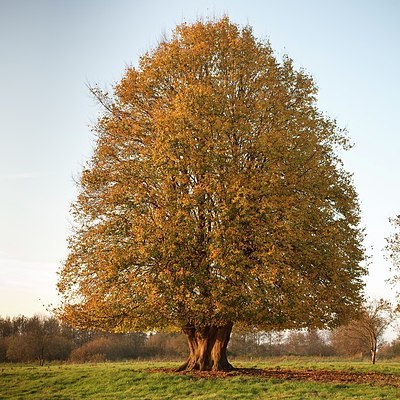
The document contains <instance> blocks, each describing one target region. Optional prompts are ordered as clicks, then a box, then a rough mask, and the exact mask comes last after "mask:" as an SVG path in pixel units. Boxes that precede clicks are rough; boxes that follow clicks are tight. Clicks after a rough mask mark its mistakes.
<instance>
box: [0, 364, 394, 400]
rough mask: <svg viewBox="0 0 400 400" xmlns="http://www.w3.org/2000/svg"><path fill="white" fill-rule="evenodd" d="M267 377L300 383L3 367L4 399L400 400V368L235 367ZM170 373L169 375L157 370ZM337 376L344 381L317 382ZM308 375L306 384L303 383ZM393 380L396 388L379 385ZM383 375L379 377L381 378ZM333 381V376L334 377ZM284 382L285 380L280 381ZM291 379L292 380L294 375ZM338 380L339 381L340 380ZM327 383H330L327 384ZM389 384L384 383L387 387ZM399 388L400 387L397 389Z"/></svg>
mask: <svg viewBox="0 0 400 400" xmlns="http://www.w3.org/2000/svg"><path fill="white" fill-rule="evenodd" d="M234 364H235V366H236V367H240V368H252V369H255V368H257V370H254V371H260V372H262V373H264V372H267V373H269V372H271V373H272V372H273V373H275V372H277V373H280V372H281V371H289V370H290V371H298V372H300V374H299V376H300V378H294V379H293V378H290V379H284V378H279V377H278V378H276V377H274V375H272V376H271V377H266V376H261V375H257V374H256V375H251V374H250V375H246V374H241V373H236V374H220V375H205V376H202V377H199V376H196V375H195V374H177V373H174V372H173V371H172V370H170V369H171V368H174V367H176V366H177V365H178V364H177V363H171V362H126V363H99V364H60V365H47V366H46V365H45V366H44V367H39V366H35V365H12V364H1V365H0V399H29V400H30V399H32V400H39V399H40V400H42V399H141V400H146V399H149V400H150V399H171V400H172V399H400V363H399V362H397V363H396V362H381V363H379V364H377V365H375V366H372V365H371V364H369V363H367V362H351V361H337V360H336V361H335V360H330V359H323V358H321V359H315V358H313V359H311V358H310V359H308V358H273V359H270V360H268V361H243V362H239V361H236V362H234ZM163 368H167V371H161V372H160V371H159V372H157V371H156V372H155V370H159V369H163ZM327 371H332V373H333V372H334V371H336V372H335V374H337V376H338V379H337V380H336V378H335V380H332V381H329V378H328V379H326V378H323V379H322V381H321V380H320V381H314V379H313V377H314V375H315V376H319V375H321V374H322V375H323V376H325V375H324V374H325V373H326V372H327ZM338 371H343V373H344V375H346V373H348V374H353V375H354V376H360V377H362V378H363V377H364V376H366V377H368V383H349V382H347V381H346V380H344V381H341V380H340V379H341V376H342V375H341V374H342V372H339V373H338ZM302 373H304V374H305V375H304V376H306V378H304V379H303V378H302V376H303V374H302ZM372 373H375V375H376V376H382V377H383V378H386V377H390V379H391V384H386V383H385V381H379V379H378V380H376V381H375V375H374V374H372ZM376 373H377V374H376ZM328 375H329V374H328ZM278 376H280V375H278ZM290 376H291V375H290ZM335 376H336V375H335ZM324 380H325V381H324ZM382 382H383V383H382ZM396 386H397V387H396Z"/></svg>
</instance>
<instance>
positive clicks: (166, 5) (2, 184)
mask: <svg viewBox="0 0 400 400" xmlns="http://www.w3.org/2000/svg"><path fill="white" fill-rule="evenodd" d="M223 15H228V16H229V17H230V18H231V20H232V21H233V22H235V23H238V24H241V25H246V24H249V25H251V26H252V27H253V29H254V34H255V36H257V37H259V38H264V39H268V40H270V42H271V45H272V47H273V49H274V50H275V54H276V56H277V57H278V58H281V57H282V56H283V55H284V54H288V55H289V56H290V57H291V58H293V60H294V63H295V66H296V68H303V69H304V70H306V71H307V72H308V73H310V74H311V75H312V76H313V77H314V79H315V81H316V83H317V86H318V87H319V95H318V105H319V108H320V109H321V110H322V111H324V112H325V113H326V114H327V115H329V116H330V117H332V118H334V119H336V120H337V121H338V124H339V126H341V127H344V128H346V129H347V130H348V132H349V136H350V138H351V140H352V142H353V143H354V147H353V149H352V150H351V151H349V152H347V153H346V154H344V155H343V160H344V163H345V168H346V169H347V170H348V171H350V172H352V173H353V174H354V177H353V179H354V184H355V187H356V189H357V191H358V193H359V199H360V204H361V212H362V226H363V227H365V231H366V234H367V238H366V241H365V246H366V248H367V250H368V254H369V255H370V266H369V271H370V274H369V276H368V277H367V278H366V295H367V296H369V297H371V298H381V297H384V298H388V299H394V295H395V291H396V290H395V288H392V287H391V286H390V285H388V284H387V283H386V282H385V280H386V279H387V278H388V276H389V268H390V264H389V263H388V262H387V261H386V260H385V258H384V251H383V247H384V246H385V237H388V236H389V235H390V234H391V233H392V232H393V229H392V227H391V225H390V223H389V221H388V219H389V217H394V216H396V215H397V214H400V174H399V171H400V156H399V154H400V122H399V118H398V116H399V112H400V97H399V93H400V74H399V71H400V24H399V23H398V21H399V19H400V1H397V0H375V1H369V0H325V1H321V0H298V1H295V0H280V1H276V0H263V1H261V0H260V1H256V0H236V1H235V0H230V1H228V0H226V1H223V0H221V1H218V0H213V1H211V0H202V1H190V0H186V1H178V0H169V1H154V0H147V1H143V0H140V1H135V0H131V1H127V0H113V1H111V0H109V1H106V0H80V1H77V0H63V1H62V0H52V1H50V0H48V1H45V0H35V1H32V0H26V1H22V0H0V316H6V315H8V316H16V315H19V314H23V315H33V314H35V313H45V312H46V306H48V305H50V304H56V303H57V291H56V281H57V271H58V270H59V268H60V266H61V265H62V262H63V260H64V259H65V258H66V255H67V238H68V236H69V235H70V234H71V224H72V217H71V215H70V212H69V210H70V205H71V202H72V201H73V200H74V198H75V196H76V184H75V180H76V178H77V177H78V176H79V172H80V171H81V169H82V168H83V166H84V165H85V163H86V161H87V160H88V159H89V158H90V156H91V153H92V150H93V146H94V140H93V139H94V136H93V133H92V131H91V126H93V123H94V122H95V121H96V118H97V116H98V115H99V112H100V109H99V107H98V106H97V104H96V102H95V101H94V100H93V98H92V97H91V96H90V94H89V90H88V88H87V86H88V85H93V84H98V85H99V86H100V87H102V88H105V89H109V90H110V89H111V88H112V86H113V84H115V83H116V82H118V81H119V80H120V79H121V77H122V75H123V73H124V71H125V69H126V67H127V66H129V65H136V63H137V60H138V58H139V57H140V56H141V55H142V54H143V53H144V52H146V51H147V50H149V49H151V48H153V47H154V46H156V45H157V42H158V40H159V38H160V37H161V36H162V35H163V34H165V33H166V34H167V35H168V33H170V32H171V30H172V29H173V28H174V27H175V26H176V25H177V24H179V23H181V22H183V21H187V22H192V21H195V20H196V19H197V18H201V17H220V16H223ZM397 290H398V291H400V287H398V288H397Z"/></svg>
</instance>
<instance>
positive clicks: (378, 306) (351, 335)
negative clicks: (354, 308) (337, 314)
mask: <svg viewBox="0 0 400 400" xmlns="http://www.w3.org/2000/svg"><path fill="white" fill-rule="evenodd" d="M393 318H394V314H393V310H392V306H391V304H390V303H389V302H388V301H385V300H383V299H381V300H379V301H374V302H371V303H369V304H367V305H365V306H364V308H363V309H362V311H361V313H360V315H359V317H358V318H357V319H354V320H353V321H351V322H350V323H349V324H347V325H345V326H342V327H340V328H338V329H337V330H336V331H334V332H333V334H332V345H333V347H334V348H335V349H336V350H337V351H338V352H339V353H342V354H348V355H350V354H355V353H358V352H362V353H364V352H365V351H367V352H369V353H370V354H371V361H372V363H373V364H375V361H376V353H377V350H378V349H379V347H380V346H381V345H382V344H383V343H384V334H385V331H386V329H387V328H388V326H389V325H390V324H391V323H392V322H393Z"/></svg>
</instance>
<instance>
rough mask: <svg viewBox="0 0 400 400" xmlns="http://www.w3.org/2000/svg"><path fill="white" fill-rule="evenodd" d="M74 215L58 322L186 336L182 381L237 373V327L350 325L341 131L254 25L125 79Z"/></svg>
mask: <svg viewBox="0 0 400 400" xmlns="http://www.w3.org/2000/svg"><path fill="white" fill-rule="evenodd" d="M92 91H93V93H94V94H95V95H96V97H97V98H98V100H99V101H100V103H101V104H102V105H103V106H104V111H103V113H102V115H101V117H100V118H99V121H98V124H97V126H96V129H95V131H96V133H97V143H96V146H95V150H94V154H93V157H92V159H91V161H90V162H89V163H88V165H87V167H86V168H85V169H84V171H83V173H82V176H81V178H80V185H79V187H80V193H79V196H78V199H77V201H76V203H75V204H74V206H73V214H74V217H75V220H76V226H75V231H74V234H73V236H72V237H71V239H70V248H69V251H70V252H69V256H68V258H67V260H66V262H65V264H64V266H63V268H62V270H61V271H60V279H59V283H58V288H59V291H60V292H61V294H62V295H63V303H62V306H61V308H60V313H61V315H62V316H63V317H64V318H65V319H66V320H68V321H70V322H72V323H73V324H75V325H76V326H78V327H81V328H82V327H83V328H85V327H91V328H93V327H95V328H99V329H104V330H113V331H134V330H154V329H157V330H159V329H163V328H166V327H171V326H173V327H177V328H179V329H181V330H182V331H183V332H184V333H185V334H186V335H187V338H188V343H189V349H190V355H189V358H188V360H187V362H186V363H185V364H184V365H183V366H182V368H185V369H200V370H203V369H210V368H212V369H229V368H231V365H230V364H229V362H228V360H227V357H226V347H227V344H228V341H229V337H230V333H231V329H232V326H233V324H236V323H240V324H242V325H243V324H244V325H248V326H251V327H260V328H263V329H265V330H268V329H283V328H302V327H314V328H315V327H318V328H323V327H327V326H332V325H335V324H338V323H340V322H341V321H343V320H344V319H345V318H346V317H348V316H349V315H351V311H352V310H353V309H356V308H358V306H359V305H360V301H361V299H360V297H361V296H360V290H361V288H362V280H361V277H362V275H363V274H364V272H365V271H364V269H363V268H362V267H361V266H360V262H361V261H362V260H363V249H362V245H361V242H362V232H361V231H360V229H359V227H358V223H359V208H358V204H357V198H356V197H357V196H356V192H355V190H354V187H353V185H352V180H351V176H350V175H349V174H348V173H346V172H345V171H344V170H343V167H342V164H341V161H340V159H339V157H338V155H337V154H338V150H340V149H343V148H347V147H348V142H347V139H346V135H345V133H344V132H343V131H342V130H340V129H339V128H338V127H337V126H336V123H335V122H334V121H332V120H331V119H329V118H328V117H326V116H325V115H324V114H322V113H321V112H320V111H319V110H318V109H317V106H316V93H317V89H316V86H315V84H314V83H313V80H312V79H311V77H310V76H308V75H307V74H306V73H304V72H303V71H296V70H295V69H294V67H293V63H292V61H291V60H290V59H289V58H287V57H285V58H284V59H283V61H282V62H279V61H278V60H277V59H276V58H275V57H274V55H273V51H272V50H271V47H270V45H269V43H267V42H265V41H259V40H257V39H255V37H254V36H253V34H252V30H251V28H250V27H248V26H246V27H244V28H241V27H239V26H237V25H235V24H233V23H231V22H230V21H229V19H228V18H222V19H220V20H215V21H206V22H202V21H198V22H195V23H193V24H182V25H180V26H178V27H177V28H176V29H175V30H174V32H173V34H172V37H171V38H170V39H168V40H164V41H162V42H161V43H160V44H159V45H158V46H157V47H156V48H155V49H154V50H153V51H151V52H148V53H146V54H145V55H144V56H143V57H142V58H141V59H140V61H139V64H138V67H130V68H128V69H127V70H126V73H125V75H124V76H123V78H122V80H121V81H120V82H119V83H118V84H117V85H115V87H114V91H113V94H112V95H108V94H106V93H103V92H102V91H100V90H99V89H98V88H93V89H92Z"/></svg>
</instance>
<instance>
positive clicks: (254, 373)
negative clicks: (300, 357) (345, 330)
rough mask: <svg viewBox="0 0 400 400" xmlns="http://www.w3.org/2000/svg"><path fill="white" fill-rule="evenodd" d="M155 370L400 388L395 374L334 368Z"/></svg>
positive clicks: (160, 370) (196, 374) (200, 377)
mask: <svg viewBox="0 0 400 400" xmlns="http://www.w3.org/2000/svg"><path fill="white" fill-rule="evenodd" d="M152 371H154V372H168V373H175V374H178V375H190V376H192V377H193V378H197V379H202V378H203V379H214V378H230V377H234V376H244V377H245V376H248V377H254V378H265V379H280V380H297V381H309V382H322V383H342V384H349V383H356V384H371V385H378V386H384V385H389V386H394V387H399V388H400V376H399V375H393V374H382V373H376V372H347V371H333V370H331V371H330V370H321V369H319V370H294V369H256V368H237V369H235V370H233V371H230V372H220V371H202V372H199V371H194V372H185V371H184V372H176V371H175V370H173V369H171V368H162V369H156V370H152Z"/></svg>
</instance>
